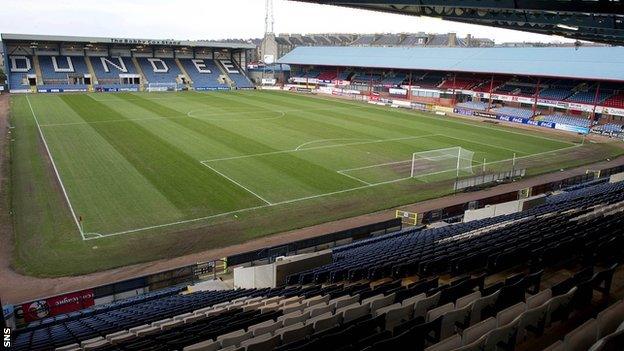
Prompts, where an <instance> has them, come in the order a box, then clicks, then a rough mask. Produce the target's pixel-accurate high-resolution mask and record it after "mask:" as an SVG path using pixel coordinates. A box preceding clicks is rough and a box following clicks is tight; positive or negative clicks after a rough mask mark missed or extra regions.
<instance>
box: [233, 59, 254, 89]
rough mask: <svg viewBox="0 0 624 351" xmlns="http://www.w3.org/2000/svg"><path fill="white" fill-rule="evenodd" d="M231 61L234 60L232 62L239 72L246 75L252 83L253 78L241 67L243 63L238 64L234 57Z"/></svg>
mask: <svg viewBox="0 0 624 351" xmlns="http://www.w3.org/2000/svg"><path fill="white" fill-rule="evenodd" d="M230 62H232V64H233V65H234V67H236V69H237V70H238V72H239V73H240V75H242V76H243V77H245V79H247V80H248V81H249V83H251V84H252V85H253V83H252V81H251V79H250V78H249V76H248V75H247V72H246V71H245V70H244V69H243V68H242V67H241V65H239V64H238V62H236V60H234V59H232V60H230Z"/></svg>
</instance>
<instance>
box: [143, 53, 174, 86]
mask: <svg viewBox="0 0 624 351" xmlns="http://www.w3.org/2000/svg"><path fill="white" fill-rule="evenodd" d="M138 61H139V65H140V66H141V70H142V71H143V74H145V78H146V79H147V82H148V83H176V82H177V80H178V76H179V75H181V74H182V72H180V69H179V68H178V65H177V64H176V63H175V61H174V60H173V59H171V58H145V57H141V58H138Z"/></svg>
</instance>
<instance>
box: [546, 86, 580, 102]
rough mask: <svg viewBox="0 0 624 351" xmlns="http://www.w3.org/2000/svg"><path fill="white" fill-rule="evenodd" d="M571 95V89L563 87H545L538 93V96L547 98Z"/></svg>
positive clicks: (561, 98) (560, 97)
mask: <svg viewBox="0 0 624 351" xmlns="http://www.w3.org/2000/svg"><path fill="white" fill-rule="evenodd" d="M570 95H572V91H571V90H569V89H565V88H547V89H543V90H542V91H540V93H539V97H540V98H542V99H548V100H559V101H562V100H565V99H567V98H568V97H570Z"/></svg>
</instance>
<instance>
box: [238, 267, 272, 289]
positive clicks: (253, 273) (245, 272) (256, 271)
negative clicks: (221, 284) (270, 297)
mask: <svg viewBox="0 0 624 351" xmlns="http://www.w3.org/2000/svg"><path fill="white" fill-rule="evenodd" d="M274 272H275V264H274V263H271V264H265V265H262V266H252V267H236V268H234V286H235V287H236V288H244V289H253V288H274V287H275V286H276V285H275V273H274Z"/></svg>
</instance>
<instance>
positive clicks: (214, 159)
mask: <svg viewBox="0 0 624 351" xmlns="http://www.w3.org/2000/svg"><path fill="white" fill-rule="evenodd" d="M437 135H438V134H426V135H419V136H409V137H402V138H392V139H379V140H373V141H361V142H355V143H346V144H337V145H323V146H315V147H309V148H306V149H301V150H296V149H290V150H279V151H270V152H261V153H257V154H247V155H241V156H231V157H222V158H213V159H210V160H203V161H201V162H217V161H228V160H238V159H241V158H250V157H257V156H267V155H277V154H285V153H291V152H302V151H310V150H320V149H328V148H335V147H344V146H354V145H367V144H377V143H385V142H393V141H401V140H411V139H421V138H428V137H434V136H437Z"/></svg>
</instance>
